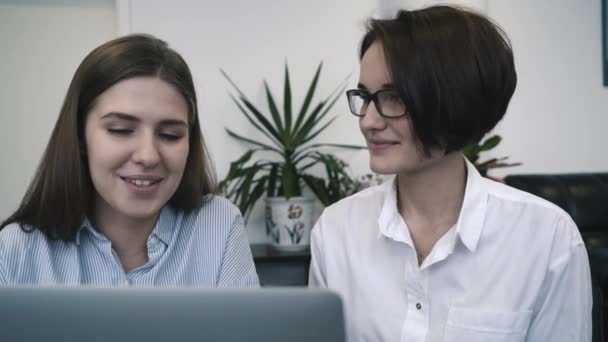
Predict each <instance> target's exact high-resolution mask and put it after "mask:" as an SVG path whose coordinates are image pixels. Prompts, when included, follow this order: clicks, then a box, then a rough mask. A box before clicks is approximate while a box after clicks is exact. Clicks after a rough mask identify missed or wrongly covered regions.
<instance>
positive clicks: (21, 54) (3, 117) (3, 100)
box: [0, 0, 608, 242]
mask: <svg viewBox="0 0 608 342" xmlns="http://www.w3.org/2000/svg"><path fill="white" fill-rule="evenodd" d="M601 1H602V0H585V1H581V0H537V1H528V0H512V1H501V0H487V1H469V2H470V3H471V5H473V6H476V5H477V4H481V5H480V6H481V9H482V10H483V11H485V12H486V14H487V15H489V16H490V17H491V18H493V19H494V20H495V21H497V22H498V23H499V24H500V25H501V26H502V27H503V28H504V29H505V31H506V32H507V33H508V35H509V36H510V38H511V41H512V44H513V48H514V51H515V60H516V67H517V71H518V76H519V81H518V86H517V90H516V92H515V95H514V97H513V100H512V102H511V105H510V107H509V110H508V112H507V115H506V118H505V120H504V121H503V122H502V123H500V124H499V126H498V127H497V129H496V133H498V134H500V135H502V136H503V138H504V141H503V142H502V143H501V145H499V147H498V148H497V149H495V150H493V151H492V152H491V153H490V154H489V155H488V156H495V157H500V156H510V160H512V161H520V162H523V165H522V166H519V167H517V168H512V169H504V170H496V171H493V172H492V173H491V174H492V175H494V176H498V177H502V176H505V175H507V174H509V173H515V172H516V173H536V172H540V173H552V172H556V173H557V172H593V171H606V170H608V158H606V152H605V146H607V145H608V138H607V137H606V128H607V127H608V115H607V114H608V87H605V86H603V79H602V75H603V70H602V67H603V61H602V26H601V20H602V11H601V9H602V8H601ZM420 2H421V1H406V0H402V1H399V0H392V1H386V0H385V1H382V0H331V1H327V0H309V1H306V2H303V1H279V0H257V1H251V0H229V1H194V0H190V1H188V0H176V1H161V0H148V1H146V0H130V1H125V0H117V1H111V0H86V1H76V0H48V1H43V0H38V1H35V0H0V43H1V46H2V48H1V49H0V51H1V53H0V75H1V77H0V146H1V147H0V176H1V177H0V193H1V194H2V196H1V197H0V218H2V219H3V218H6V216H8V215H9V213H10V212H11V211H12V210H14V209H15V208H16V206H17V205H18V203H19V201H20V199H21V197H22V195H23V193H24V191H25V189H26V187H27V184H28V182H29V181H30V180H31V178H32V176H33V172H34V170H35V167H36V165H37V163H38V161H39V159H40V156H41V154H42V152H43V150H44V148H45V146H46V142H47V141H48V138H49V136H50V133H51V130H52V127H53V125H54V123H55V120H56V117H57V114H58V112H59V109H60V106H61V103H62V100H63V96H64V95H65V92H66V90H67V86H68V84H69V82H70V80H71V77H72V75H73V74H74V71H75V69H76V67H77V66H78V64H79V63H80V61H81V60H82V59H83V58H84V56H85V55H86V54H87V53H88V52H89V51H90V50H91V49H93V48H94V47H96V46H97V45H99V44H101V43H103V42H105V41H107V40H109V39H112V38H113V37H115V36H116V35H118V34H122V33H127V32H148V33H152V34H155V35H157V36H158V37H160V38H162V39H164V40H166V41H168V42H169V43H170V44H171V45H172V46H173V47H174V48H175V49H176V50H177V51H179V52H180V53H181V54H182V55H183V56H184V57H185V59H186V60H187V62H188V63H189V65H190V67H191V69H192V72H193V74H194V78H195V83H196V86H197V91H198V95H199V101H200V108H199V109H200V113H201V114H200V115H201V117H200V118H201V122H202V129H203V134H204V136H205V139H206V141H207V144H208V147H209V148H210V152H211V155H212V158H213V159H214V161H215V165H216V169H217V173H218V178H222V177H223V176H224V175H225V174H226V172H227V170H228V167H229V163H230V162H231V161H232V160H234V159H235V158H237V157H238V156H239V155H240V154H241V153H242V152H243V151H244V150H245V149H246V148H247V146H245V145H242V144H241V143H238V142H236V141H235V140H233V139H231V138H230V137H229V136H228V135H227V134H226V133H225V131H224V129H223V128H224V127H230V128H231V129H233V130H235V131H238V132H241V133H244V134H246V135H252V134H255V132H254V130H253V128H252V127H250V125H248V124H247V123H246V122H245V121H244V119H243V117H242V115H241V114H240V113H239V112H238V109H237V108H236V106H235V105H234V104H233V103H232V102H231V100H230V98H229V97H228V94H227V90H228V89H229V85H228V83H227V82H226V81H225V80H224V79H223V78H222V77H221V75H220V72H219V68H223V69H224V70H226V71H227V72H228V73H229V74H230V75H231V77H232V78H233V79H234V81H235V82H236V83H237V84H238V85H239V86H240V87H241V89H242V90H243V91H244V92H245V93H246V94H248V95H250V97H252V98H253V99H255V101H256V102H257V103H259V104H262V105H264V97H263V92H262V90H263V88H262V79H267V80H268V81H269V83H270V85H271V87H272V89H273V90H274V93H275V94H280V92H281V89H282V72H283V64H284V63H285V61H287V62H288V63H289V66H290V71H291V76H292V85H293V92H294V96H295V98H294V104H295V105H296V106H297V105H299V103H300V102H301V98H302V97H303V93H304V92H305V91H306V88H305V87H306V86H307V84H308V83H309V82H310V80H311V78H312V75H313V73H314V70H315V68H316V66H317V64H318V63H319V62H320V61H321V60H322V61H323V63H324V69H323V72H322V75H321V80H320V84H319V94H327V93H328V92H329V91H331V90H332V89H333V88H334V87H335V86H336V85H337V84H338V83H339V82H340V81H342V80H343V79H344V78H345V77H346V76H347V75H348V74H352V76H351V78H350V85H351V86H355V85H356V81H357V77H358V60H357V48H358V43H359V39H360V37H361V34H362V33H363V30H364V20H365V18H367V17H369V16H370V15H373V16H383V15H386V13H389V12H390V11H391V9H393V8H396V7H400V6H408V5H412V6H417V5H419V3H420ZM460 2H461V3H462V2H463V1H460ZM464 2H465V3H466V2H467V1H464ZM344 99H345V97H344ZM333 112H334V113H335V114H337V115H338V119H337V120H336V121H335V123H334V124H333V125H332V126H330V128H329V129H328V130H327V132H326V133H324V134H322V136H319V138H318V140H319V141H324V142H339V143H351V144H363V139H362V138H361V136H360V133H359V131H358V127H357V121H356V119H355V118H354V117H352V116H351V115H350V114H348V110H347V108H346V102H345V100H344V101H340V102H338V103H337V105H336V106H335V108H334V110H333ZM338 154H339V155H340V156H341V157H343V158H344V159H345V160H346V161H348V162H349V163H350V165H351V167H352V172H353V174H354V175H359V174H364V173H367V172H369V168H368V165H367V163H368V157H367V152H365V151H361V152H338ZM248 233H249V237H250V240H251V241H252V242H260V241H265V239H266V237H265V236H264V231H263V227H262V211H261V208H260V207H258V208H257V209H256V211H255V212H254V214H253V215H252V217H251V219H250V229H249V231H248Z"/></svg>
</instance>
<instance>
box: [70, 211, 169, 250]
mask: <svg viewBox="0 0 608 342" xmlns="http://www.w3.org/2000/svg"><path fill="white" fill-rule="evenodd" d="M175 215H176V213H175V210H173V209H172V208H171V207H169V206H165V207H163V208H162V209H161V211H160V216H159V218H158V221H157V222H156V225H155V226H154V230H152V234H150V237H156V238H158V239H159V240H160V241H162V242H163V243H164V244H165V245H167V246H168V245H169V241H171V238H172V237H173V233H174V229H173V222H175ZM83 231H88V232H89V233H90V234H92V235H93V236H95V237H97V238H100V239H106V238H105V237H104V236H103V235H102V234H100V233H99V232H98V231H96V230H95V229H94V228H93V225H92V224H91V221H90V220H89V218H88V217H85V219H84V221H83V223H82V225H81V226H80V229H79V230H78V232H76V238H75V243H76V245H77V246H78V245H80V241H81V235H82V232H83ZM148 239H149V238H148Z"/></svg>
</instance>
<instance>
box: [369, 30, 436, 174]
mask: <svg viewBox="0 0 608 342" xmlns="http://www.w3.org/2000/svg"><path fill="white" fill-rule="evenodd" d="M359 88H360V89H362V90H365V91H366V92H368V93H375V92H377V91H379V90H384V89H387V90H389V89H395V87H394V85H393V83H392V80H391V76H390V72H389V69H388V67H387V64H386V59H385V57H384V50H383V47H382V45H381V44H380V43H379V42H375V43H373V44H372V45H371V46H370V47H369V49H368V50H367V51H366V52H365V54H364V55H363V58H362V59H361V65H360V74H359ZM364 114H365V115H364V116H362V117H360V119H359V128H360V129H361V133H363V136H364V137H365V140H366V141H367V146H368V149H369V153H370V168H371V169H372V171H374V172H376V173H379V174H400V173H409V172H414V171H417V170H419V169H421V168H423V167H424V166H425V165H428V164H429V163H431V162H432V161H433V160H436V159H438V158H441V156H442V155H443V153H442V152H441V151H437V150H432V151H431V156H427V155H426V154H425V153H424V152H423V150H422V147H421V145H420V143H419V141H418V140H417V139H416V135H415V134H414V131H413V127H412V124H411V121H410V117H409V116H408V115H405V116H401V117H398V118H385V117H382V116H380V114H379V113H378V110H377V108H376V106H375V105H374V104H373V103H370V104H369V105H368V106H367V108H366V111H365V113H364Z"/></svg>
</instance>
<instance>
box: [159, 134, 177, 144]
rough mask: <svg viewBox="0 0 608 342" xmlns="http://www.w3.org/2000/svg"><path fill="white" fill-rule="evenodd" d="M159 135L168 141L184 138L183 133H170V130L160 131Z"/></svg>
mask: <svg viewBox="0 0 608 342" xmlns="http://www.w3.org/2000/svg"><path fill="white" fill-rule="evenodd" d="M158 136H159V137H160V138H161V139H163V140H166V141H171V142H173V141H178V140H180V139H181V138H183V135H182V134H178V133H168V132H165V133H159V134H158Z"/></svg>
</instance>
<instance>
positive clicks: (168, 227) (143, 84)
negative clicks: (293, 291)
mask: <svg viewBox="0 0 608 342" xmlns="http://www.w3.org/2000/svg"><path fill="white" fill-rule="evenodd" d="M214 189H215V177H214V172H213V167H212V165H211V163H210V161H209V159H208V154H207V151H206V149H205V145H204V141H203V137H202V134H201V128H200V121H199V115H198V111H197V100H196V94H195V90H194V84H193V81H192V76H191V73H190V70H189V68H188V66H187V64H186V62H185V61H184V60H183V58H182V57H181V56H180V55H179V54H178V53H177V52H175V51H174V50H173V49H171V48H170V47H169V46H168V45H167V44H166V43H165V42H163V41H162V40H159V39H157V38H155V37H153V36H149V35H130V36H125V37H121V38H117V39H114V40H112V41H110V42H107V43H105V44H103V45H101V46H99V47H98V48H96V49H95V50H93V51H92V52H91V53H90V54H89V55H88V56H86V58H85V59H84V60H83V62H82V63H81V64H80V66H79V67H78V70H77V71H76V73H75V75H74V77H73V79H72V82H71V84H70V86H69V89H68V92H67V95H66V97H65V101H64V103H63V107H62V108H61V112H60V114H59V118H58V120H57V123H56V125H55V128H54V130H53V133H52V135H51V138H50V141H49V143H48V146H47V148H46V151H45V152H44V155H43V157H42V161H41V163H40V165H39V167H38V170H37V171H36V174H35V177H34V179H33V181H32V183H31V184H30V186H29V188H28V190H27V192H26V194H25V196H24V198H23V201H22V203H21V205H20V206H19V208H18V209H17V210H16V212H15V213H13V214H12V215H11V216H10V217H9V218H8V219H6V220H5V221H4V222H3V223H2V224H1V225H0V227H1V229H2V230H1V231H0V285H1V284H5V285H6V284H8V285H22V284H25V285H83V284H89V285H101V286H114V285H121V286H122V285H133V286H201V287H216V286H222V287H223V286H228V287H233V286H236V287H241V286H243V287H248V286H257V285H258V278H257V274H256V272H255V267H254V264H253V260H252V257H251V251H250V248H249V244H248V241H247V237H246V234H245V231H244V224H243V219H242V217H241V215H240V213H239V211H238V209H237V208H236V207H235V206H234V205H232V204H231V203H230V202H228V201H227V200H225V199H223V198H220V197H218V196H215V195H214Z"/></svg>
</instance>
